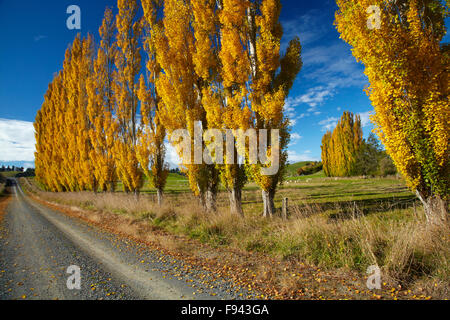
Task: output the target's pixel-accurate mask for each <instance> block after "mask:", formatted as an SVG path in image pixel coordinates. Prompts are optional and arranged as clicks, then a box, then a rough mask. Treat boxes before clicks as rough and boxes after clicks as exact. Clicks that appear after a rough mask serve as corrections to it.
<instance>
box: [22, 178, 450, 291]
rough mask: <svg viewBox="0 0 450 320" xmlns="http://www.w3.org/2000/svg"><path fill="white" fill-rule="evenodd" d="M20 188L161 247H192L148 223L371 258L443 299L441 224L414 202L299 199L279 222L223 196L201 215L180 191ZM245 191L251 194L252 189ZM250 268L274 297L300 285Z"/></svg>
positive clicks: (305, 253) (334, 265)
mask: <svg viewBox="0 0 450 320" xmlns="http://www.w3.org/2000/svg"><path fill="white" fill-rule="evenodd" d="M25 183H27V182H25ZM27 188H28V189H29V190H32V191H33V192H34V193H37V194H38V195H39V196H40V197H42V198H44V199H46V200H48V201H52V202H55V203H59V204H64V205H67V206H76V207H81V208H83V209H85V210H90V211H91V212H111V213H114V214H116V216H118V217H120V219H119V220H117V223H116V224H115V225H116V228H117V230H119V231H120V232H121V233H124V234H127V235H131V236H134V237H141V238H145V239H147V240H149V241H157V242H158V243H159V244H160V245H161V246H163V247H166V248H168V249H169V250H175V251H180V250H181V251H183V250H191V249H192V248H187V247H186V248H184V246H186V244H185V243H183V241H177V240H176V239H174V238H167V237H159V236H158V234H157V233H155V234H153V233H152V230H155V229H152V228H157V229H161V230H165V231H168V232H170V233H172V234H178V235H183V236H187V237H189V238H190V239H195V240H197V241H200V242H202V243H207V244H208V245H210V246H212V247H215V248H217V247H226V248H232V249H233V248H234V249H238V250H242V251H245V252H258V253H261V254H264V255H268V256H270V257H273V258H275V259H276V260H277V261H282V262H288V263H290V264H291V265H299V264H300V263H306V264H309V265H314V266H317V267H318V268H323V269H325V270H344V271H345V270H349V271H352V272H353V271H355V272H358V273H359V274H360V275H361V276H362V275H363V274H364V273H365V270H366V268H367V267H368V266H370V265H374V264H376V265H378V266H380V267H381V269H382V271H383V281H385V282H387V285H390V286H398V285H400V286H401V288H406V289H409V290H412V292H416V291H418V292H422V293H423V294H424V295H430V296H433V297H437V298H449V297H450V290H449V279H450V265H449V261H450V238H449V236H448V230H449V227H448V226H441V227H430V226H428V225H427V224H426V222H425V220H424V217H423V214H422V212H421V211H420V210H416V209H415V208H414V209H411V208H409V209H391V210H387V211H385V212H381V213H380V212H377V213H376V214H364V213H363V210H361V209H360V208H358V206H356V205H355V204H354V203H349V204H347V205H339V206H336V207H335V208H334V209H333V210H331V211H332V213H333V214H330V212H323V211H322V209H321V208H320V207H319V206H318V205H315V204H308V203H304V204H302V205H296V206H294V207H292V208H291V210H290V211H291V215H290V217H289V220H288V221H283V220H282V219H281V218H279V217H274V218H272V219H263V218H262V217H261V216H260V215H259V214H258V213H257V212H248V213H246V216H245V218H241V217H238V216H235V215H232V214H230V213H229V211H228V209H227V208H226V207H225V204H226V201H225V199H224V196H221V202H220V203H223V206H222V207H220V208H219V210H218V212H217V213H215V214H206V213H204V212H203V211H202V209H201V207H200V206H199V205H198V202H197V201H196V199H195V198H194V197H193V196H191V195H188V194H183V195H178V196H176V195H174V196H171V197H168V198H167V199H166V203H165V204H164V206H162V207H158V206H157V205H156V203H155V202H154V200H153V199H152V198H151V197H149V196H141V197H140V199H139V201H136V200H135V198H134V196H132V195H126V194H108V193H107V194H94V193H90V192H77V193H49V192H42V191H40V190H39V189H37V188H36V187H35V186H33V185H31V184H28V185H27ZM251 195H252V196H254V198H255V199H254V200H256V199H257V197H256V194H254V192H253V193H251ZM246 200H248V199H246ZM252 200H253V198H252ZM88 212H89V211H88ZM84 214H86V213H84ZM91 219H94V222H95V221H96V222H99V223H101V222H102V219H106V217H104V218H102V215H96V217H95V218H94V217H91ZM108 219H111V217H110V216H108ZM149 226H151V227H149ZM255 268H256V270H254V272H255V275H256V278H257V279H258V281H260V282H269V283H276V286H277V288H278V289H277V290H278V292H280V293H281V294H282V295H286V294H288V292H293V291H295V290H298V288H300V287H301V282H300V280H299V279H298V278H295V277H290V276H289V274H287V275H286V274H285V275H276V274H275V270H274V269H273V268H270V267H268V266H267V265H264V264H262V265H261V266H257V267H255ZM288 296H289V294H288Z"/></svg>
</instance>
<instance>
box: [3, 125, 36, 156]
mask: <svg viewBox="0 0 450 320" xmlns="http://www.w3.org/2000/svg"><path fill="white" fill-rule="evenodd" d="M34 152H35V138H34V127H33V123H32V122H28V121H20V120H9V119H1V118H0V160H1V161H28V162H32V161H34Z"/></svg>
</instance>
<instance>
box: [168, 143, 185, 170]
mask: <svg viewBox="0 0 450 320" xmlns="http://www.w3.org/2000/svg"><path fill="white" fill-rule="evenodd" d="M164 145H165V147H166V159H165V160H166V162H167V163H168V164H169V166H170V168H171V169H174V168H178V167H179V166H180V164H181V159H180V157H179V156H178V153H177V151H176V150H175V148H174V147H173V146H172V145H171V144H170V143H169V142H168V141H166V142H165V143H164Z"/></svg>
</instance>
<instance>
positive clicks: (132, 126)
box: [113, 0, 143, 194]
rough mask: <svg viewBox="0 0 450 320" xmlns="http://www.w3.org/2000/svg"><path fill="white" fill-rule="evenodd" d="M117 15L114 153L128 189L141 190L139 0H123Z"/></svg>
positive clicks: (131, 190) (122, 179) (119, 2)
mask: <svg viewBox="0 0 450 320" xmlns="http://www.w3.org/2000/svg"><path fill="white" fill-rule="evenodd" d="M117 6H118V9H119V12H118V14H117V17H116V26H117V53H116V59H115V63H116V68H117V72H116V73H115V79H114V80H115V81H114V97H115V100H116V104H115V106H116V110H115V121H116V123H117V127H118V128H117V131H116V139H115V143H114V149H113V150H114V155H115V158H116V165H117V173H118V176H119V178H120V180H121V181H122V183H123V186H124V189H125V191H127V192H134V193H135V194H138V192H139V189H140V188H141V187H142V185H143V172H142V169H141V167H140V165H139V161H138V158H137V141H138V139H137V135H138V123H137V110H138V102H139V100H138V97H137V91H138V89H139V87H138V80H137V77H138V74H139V72H140V70H141V55H140V46H139V37H140V36H141V32H142V30H141V29H142V27H141V23H140V21H138V20H137V17H136V15H137V10H138V6H137V3H136V0H130V1H127V0H119V1H118V2H117Z"/></svg>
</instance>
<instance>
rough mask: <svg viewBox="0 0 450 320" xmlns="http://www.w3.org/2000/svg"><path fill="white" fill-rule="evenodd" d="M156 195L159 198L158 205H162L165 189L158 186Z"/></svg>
mask: <svg viewBox="0 0 450 320" xmlns="http://www.w3.org/2000/svg"><path fill="white" fill-rule="evenodd" d="M156 196H157V198H158V206H162V204H163V189H162V188H158V189H157V190H156Z"/></svg>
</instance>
